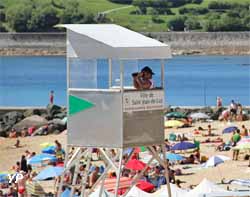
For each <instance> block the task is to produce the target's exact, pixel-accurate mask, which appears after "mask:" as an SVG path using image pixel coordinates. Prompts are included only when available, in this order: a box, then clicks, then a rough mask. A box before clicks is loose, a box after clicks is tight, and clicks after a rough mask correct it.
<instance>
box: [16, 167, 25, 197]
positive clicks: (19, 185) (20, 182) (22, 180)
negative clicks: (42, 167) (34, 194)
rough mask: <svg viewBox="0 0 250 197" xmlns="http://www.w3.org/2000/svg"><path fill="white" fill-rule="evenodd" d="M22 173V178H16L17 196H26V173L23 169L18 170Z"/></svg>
mask: <svg viewBox="0 0 250 197" xmlns="http://www.w3.org/2000/svg"><path fill="white" fill-rule="evenodd" d="M20 174H22V175H23V176H22V178H19V179H17V188H18V196H19V197H25V196H26V188H25V186H26V179H27V178H26V173H25V172H24V171H20Z"/></svg>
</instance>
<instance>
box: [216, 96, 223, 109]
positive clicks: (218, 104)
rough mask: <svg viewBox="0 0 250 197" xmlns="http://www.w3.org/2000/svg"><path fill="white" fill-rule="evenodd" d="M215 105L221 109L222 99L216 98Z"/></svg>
mask: <svg viewBox="0 0 250 197" xmlns="http://www.w3.org/2000/svg"><path fill="white" fill-rule="evenodd" d="M216 104H217V108H220V107H222V98H221V97H219V96H217V100H216Z"/></svg>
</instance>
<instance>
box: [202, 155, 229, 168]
mask: <svg viewBox="0 0 250 197" xmlns="http://www.w3.org/2000/svg"><path fill="white" fill-rule="evenodd" d="M227 160H230V158H229V157H226V156H223V155H215V156H213V157H210V158H209V160H207V162H206V163H204V164H203V165H202V167H206V168H207V167H214V166H217V165H219V164H221V163H224V162H225V161H227Z"/></svg>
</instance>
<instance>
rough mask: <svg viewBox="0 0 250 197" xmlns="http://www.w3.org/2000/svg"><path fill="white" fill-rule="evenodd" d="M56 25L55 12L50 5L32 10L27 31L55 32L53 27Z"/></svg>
mask: <svg viewBox="0 0 250 197" xmlns="http://www.w3.org/2000/svg"><path fill="white" fill-rule="evenodd" d="M58 23H59V18H58V17H57V11H56V10H55V9H54V8H53V7H51V6H50V5H46V6H44V7H37V8H36V9H33V10H32V15H31V18H30V20H29V22H28V25H27V26H28V29H29V31H34V32H44V31H55V28H54V26H55V25H56V24H58Z"/></svg>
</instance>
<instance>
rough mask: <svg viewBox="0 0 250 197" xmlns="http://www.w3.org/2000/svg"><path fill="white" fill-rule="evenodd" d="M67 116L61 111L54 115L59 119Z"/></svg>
mask: <svg viewBox="0 0 250 197" xmlns="http://www.w3.org/2000/svg"><path fill="white" fill-rule="evenodd" d="M66 116H67V113H66V112H62V113H58V114H55V115H54V118H59V119H63V118H65V117H66Z"/></svg>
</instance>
